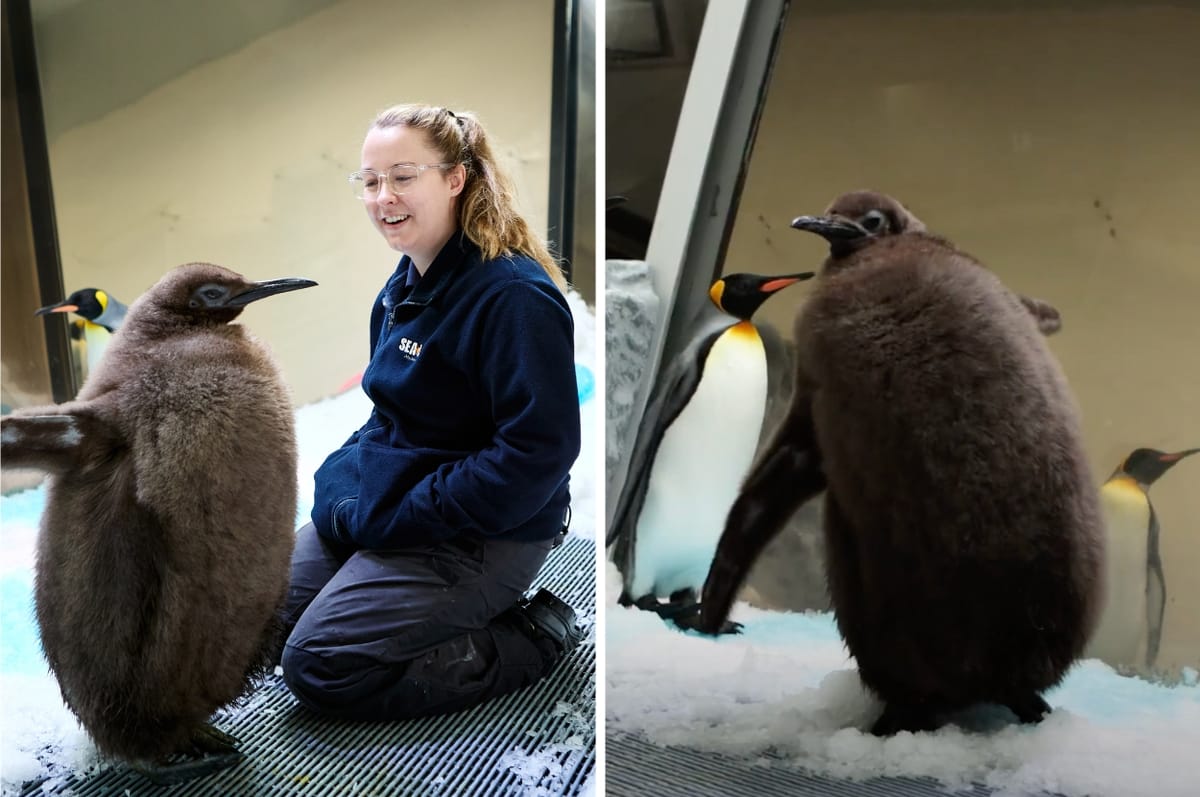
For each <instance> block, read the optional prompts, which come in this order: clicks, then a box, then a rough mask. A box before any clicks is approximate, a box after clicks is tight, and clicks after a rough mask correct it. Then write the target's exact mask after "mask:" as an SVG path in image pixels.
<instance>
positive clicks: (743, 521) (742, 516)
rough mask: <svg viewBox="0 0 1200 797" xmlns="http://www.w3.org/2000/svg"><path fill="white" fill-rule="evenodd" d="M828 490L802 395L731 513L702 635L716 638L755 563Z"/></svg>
mask: <svg viewBox="0 0 1200 797" xmlns="http://www.w3.org/2000/svg"><path fill="white" fill-rule="evenodd" d="M824 489H825V474H824V473H823V472H822V470H821V458H820V455H819V452H818V451H817V442H816V435H815V433H814V431H813V420H812V397H811V396H810V395H802V394H801V393H800V392H799V391H797V393H796V394H795V395H794V396H793V397H792V407H791V409H790V410H789V412H788V415H787V417H786V418H784V420H783V423H782V424H780V427H779V429H778V430H777V431H776V433H775V437H774V438H773V439H772V441H771V443H770V445H769V446H768V447H767V449H766V450H765V451H764V452H763V455H762V457H761V458H760V459H759V460H758V462H756V463H755V464H754V467H753V468H752V469H751V471H750V475H749V476H748V477H747V478H746V482H745V484H743V485H742V490H741V492H740V493H738V497H737V500H735V501H734V502H733V506H732V507H731V508H730V510H729V516H728V518H727V519H726V521H725V530H724V531H723V532H722V533H721V540H720V542H719V543H717V551H716V553H715V554H714V555H713V561H712V565H711V566H710V567H709V570H708V578H707V579H705V581H704V590H703V592H702V593H701V599H700V622H699V625H698V629H699V630H700V631H703V632H705V633H708V634H714V633H717V631H718V629H720V628H722V627H723V626H724V624H725V619H726V618H727V617H728V616H729V610H730V609H731V608H732V607H733V599H734V596H735V595H737V591H738V589H740V588H741V586H742V582H743V581H745V580H746V576H748V575H749V574H750V568H751V567H752V566H753V564H754V561H755V559H757V558H758V555H759V554H760V553H761V552H762V550H763V548H765V547H766V545H767V543H768V542H770V541H771V539H772V538H773V537H774V536H775V535H776V534H778V533H779V530H780V529H781V528H783V524H784V523H785V522H786V521H787V519H788V518H789V517H791V516H792V513H794V512H795V511H796V509H797V508H798V507H799V506H800V505H801V504H803V503H804V502H805V501H807V500H808V499H810V498H812V497H813V496H814V495H816V494H817V493H819V492H821V491H822V490H824Z"/></svg>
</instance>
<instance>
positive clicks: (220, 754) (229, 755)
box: [133, 723, 243, 785]
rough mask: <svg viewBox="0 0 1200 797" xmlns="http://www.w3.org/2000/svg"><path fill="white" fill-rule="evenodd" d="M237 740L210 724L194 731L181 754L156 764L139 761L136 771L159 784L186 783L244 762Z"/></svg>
mask: <svg viewBox="0 0 1200 797" xmlns="http://www.w3.org/2000/svg"><path fill="white" fill-rule="evenodd" d="M237 743H238V740H237V739H236V738H235V737H233V736H230V735H229V734H227V733H225V732H224V731H222V730H220V729H218V728H216V727H214V726H212V725H209V724H207V723H205V724H203V725H200V726H198V727H197V728H196V729H195V730H194V731H192V735H191V737H190V738H189V739H188V741H187V742H186V743H185V745H184V747H183V748H182V749H181V750H180V752H178V753H176V754H175V755H172V756H168V757H167V758H165V759H161V760H159V761H154V762H145V761H143V762H138V763H135V764H133V768H134V769H135V770H136V771H138V772H139V773H141V774H142V775H143V776H144V777H146V778H147V779H149V780H151V781H153V782H154V783H157V784H159V785H171V784H176V783H184V782H186V781H189V780H193V779H195V778H202V777H205V776H206V775H211V774H213V773H215V772H220V771H221V770H223V769H228V768H229V767H232V766H234V765H235V764H237V763H238V762H239V761H241V760H242V757H243V756H242V753H241V752H240V751H239V750H238V749H237V748H236V747H235V745H236V744H237Z"/></svg>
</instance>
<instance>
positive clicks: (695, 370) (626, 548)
mask: <svg viewBox="0 0 1200 797" xmlns="http://www.w3.org/2000/svg"><path fill="white" fill-rule="evenodd" d="M733 323H734V322H733V321H731V320H730V319H729V318H728V317H725V318H724V322H723V323H722V324H721V325H719V326H717V328H716V329H714V330H712V332H711V333H710V334H707V335H702V336H700V337H699V338H698V339H697V340H696V341H695V342H694V343H693V344H692V345H691V346H689V347H688V348H687V349H686V350H685V351H684V353H683V354H682V355H680V356H679V357H676V358H675V359H673V360H672V361H671V362H670V364H668V365H667V369H666V371H664V372H663V377H662V379H661V380H659V381H658V383H657V386H656V389H655V390H654V391H653V392H651V394H650V400H649V401H648V402H647V403H646V411H645V412H644V413H642V421H641V423H640V424H639V425H638V433H637V438H636V441H635V442H634V445H633V454H632V455H631V456H630V458H629V468H628V470H627V471H626V475H625V484H624V486H623V487H622V489H621V495H620V497H619V498H618V499H617V508H616V511H615V512H614V513H613V518H612V523H610V524H609V527H608V534H607V536H606V539H605V544H606V545H612V546H613V556H612V559H613V561H614V562H616V564H617V567H618V569H620V571H621V574H622V576H624V578H625V583H626V584H627V585H628V584H629V583H630V582H631V581H632V580H633V552H634V543H635V541H636V539H637V521H638V517H639V516H640V515H641V514H642V505H643V504H644V503H645V501H646V488H647V487H648V486H649V484H650V471H651V470H652V469H653V467H654V458H655V456H656V455H657V454H658V447H659V445H660V444H661V443H662V439H663V435H664V434H665V433H666V431H667V427H668V426H670V425H671V422H672V421H674V420H675V418H677V417H678V416H679V413H681V412H683V409H684V407H686V406H687V403H688V400H689V399H691V397H692V394H693V393H694V392H696V386H697V385H698V384H700V377H701V376H702V375H703V373H704V369H703V364H704V362H705V361H706V360H707V359H708V352H709V350H710V349H711V348H712V346H713V343H714V342H716V340H717V338H718V337H719V336H720V334H721V332H723V331H724V330H725V329H727V328H728V327H730V326H732V324H733ZM631 597H640V596H631Z"/></svg>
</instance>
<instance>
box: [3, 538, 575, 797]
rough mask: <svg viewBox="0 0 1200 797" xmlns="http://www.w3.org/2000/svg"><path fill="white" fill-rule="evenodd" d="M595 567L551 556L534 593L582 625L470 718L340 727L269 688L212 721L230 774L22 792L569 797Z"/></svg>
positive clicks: (47, 781) (77, 781) (76, 780)
mask: <svg viewBox="0 0 1200 797" xmlns="http://www.w3.org/2000/svg"><path fill="white" fill-rule="evenodd" d="M595 574H596V567H595V545H594V543H593V542H592V541H591V540H587V539H582V538H576V537H571V538H568V539H567V541H566V542H565V543H564V544H563V545H562V546H560V547H559V548H557V549H556V550H555V551H553V552H552V553H551V555H550V558H549V559H548V560H547V561H546V564H545V566H544V567H543V568H542V571H541V573H539V575H538V578H537V580H536V582H535V583H534V587H535V588H536V587H538V586H545V587H547V588H549V589H551V590H552V591H553V592H554V593H555V594H556V595H558V596H559V597H561V598H562V599H563V600H565V601H567V603H569V604H571V606H573V607H574V608H575V611H576V614H577V615H578V617H579V619H580V621H581V622H584V623H586V624H587V626H588V629H587V630H588V633H587V635H586V637H585V639H584V641H583V643H582V644H580V645H579V647H577V648H576V649H575V651H573V652H572V654H571V655H570V656H569V657H568V658H567V659H565V660H564V661H563V662H561V663H560V664H559V666H558V667H557V668H555V670H554V672H553V673H552V674H551V675H550V676H549V677H548V678H547V679H545V680H544V681H542V682H541V683H538V684H536V685H534V686H532V687H529V688H527V689H523V690H521V691H519V692H516V693H514V694H511V695H506V696H505V697H502V698H499V699H497V700H493V701H491V702H489V703H485V704H484V705H482V706H479V707H477V708H474V709H471V710H469V711H464V712H459V713H457V714H451V715H449V716H443V717H431V718H429V719H424V720H415V721H409V722H394V723H350V722H340V721H335V720H329V719H325V718H322V717H319V716H317V715H315V714H313V713H312V712H309V711H307V710H305V709H304V708H302V707H301V706H300V705H299V704H298V703H297V702H296V700H295V698H293V697H292V695H291V693H290V692H289V691H288V689H287V687H286V686H284V684H283V682H282V680H281V679H279V678H271V679H270V680H268V682H267V683H265V684H264V685H263V686H262V687H261V688H259V689H258V690H256V691H255V692H254V693H252V694H251V695H249V696H248V697H247V698H246V699H245V700H244V701H242V703H241V704H240V705H237V706H234V707H231V708H229V709H227V710H226V711H224V712H222V713H221V714H220V715H219V716H218V717H217V718H215V720H214V724H215V725H216V726H217V727H219V728H220V729H222V730H224V731H226V732H228V733H231V734H233V735H234V736H236V737H237V738H238V739H239V740H240V741H241V745H240V749H241V750H242V752H243V753H245V758H244V759H243V760H242V761H241V762H240V763H239V764H237V766H235V767H233V768H231V769H227V770H225V771H223V772H218V773H216V774H213V775H209V776H206V777H203V778H199V779H196V780H193V781H191V782H188V783H183V784H179V785H176V786H171V787H163V786H158V785H155V784H153V783H151V782H149V781H148V780H146V779H145V778H144V777H143V776H142V775H140V774H138V773H137V772H134V771H132V770H130V769H129V768H127V767H126V766H124V765H121V764H114V765H112V766H110V767H107V768H105V769H103V770H101V771H98V772H94V773H68V774H66V775H58V776H54V777H47V778H43V779H42V780H40V781H37V782H33V783H29V784H26V785H25V787H24V789H23V790H22V792H21V794H22V795H23V796H24V795H29V796H30V797H33V795H71V796H72V797H88V795H111V796H112V797H138V795H161V794H170V795H172V797H175V796H176V795H178V796H179V797H183V796H184V795H188V796H189V797H190V796H192V795H213V797H259V795H289V796H290V795H318V796H319V797H326V795H362V796H363V797H367V796H368V795H371V796H375V795H406V796H407V795H444V796H445V797H471V796H477V797H484V796H485V795H486V797H492V795H528V796H530V797H552V796H556V795H576V794H579V793H580V791H581V790H582V789H583V787H584V785H585V784H586V783H587V782H588V780H589V778H590V777H591V775H592V772H593V770H594V769H595V763H596V719H595V707H596V648H595V625H594V624H595V616H596V578H595Z"/></svg>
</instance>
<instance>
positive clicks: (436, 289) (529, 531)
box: [282, 105, 581, 719]
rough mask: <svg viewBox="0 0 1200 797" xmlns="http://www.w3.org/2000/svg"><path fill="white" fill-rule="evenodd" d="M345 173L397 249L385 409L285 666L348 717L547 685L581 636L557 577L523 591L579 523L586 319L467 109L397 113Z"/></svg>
mask: <svg viewBox="0 0 1200 797" xmlns="http://www.w3.org/2000/svg"><path fill="white" fill-rule="evenodd" d="M350 182H351V185H352V186H353V187H354V189H355V194H356V195H357V196H359V198H360V199H361V200H362V202H363V207H364V208H365V210H366V213H367V217H368V218H369V219H370V221H371V224H372V225H373V226H374V227H375V229H376V230H378V231H379V233H380V234H381V235H382V236H383V238H384V240H386V241H387V243H388V245H389V246H390V247H391V248H392V249H395V250H396V251H398V252H401V253H403V256H402V257H401V259H400V262H399V264H398V265H397V266H396V269H395V272H394V273H393V274H392V276H391V277H390V278H389V279H388V281H387V283H386V284H385V285H384V287H383V290H382V291H381V292H380V294H379V297H378V299H377V300H376V303H375V306H374V308H373V310H372V313H371V325H370V332H371V352H372V354H371V362H370V364H369V365H368V366H367V369H366V371H365V372H364V374H363V388H364V390H365V392H366V393H367V395H368V396H369V397H370V399H371V401H372V402H373V404H374V408H373V411H372V413H371V417H370V418H369V419H368V420H367V422H366V423H365V424H364V425H363V426H362V428H361V429H359V431H358V432H355V433H354V434H353V435H351V437H350V439H349V440H348V441H347V442H346V443H345V444H344V445H343V446H342V447H341V448H339V449H338V450H336V451H334V452H333V453H332V454H330V455H329V457H328V458H327V459H326V460H325V463H324V464H323V465H322V466H321V468H320V470H318V471H317V474H316V494H315V498H314V506H313V511H312V522H311V523H308V524H306V525H305V526H304V527H303V528H301V529H300V531H299V532H298V539H297V550H296V556H295V559H294V560H293V567H292V587H291V592H290V598H289V605H288V607H287V616H288V623H289V625H290V626H291V627H292V630H291V635H290V637H289V639H288V642H287V645H286V647H285V649H284V652H283V659H282V664H283V673H284V679H285V681H286V682H287V684H288V686H289V687H290V688H291V689H292V691H293V693H295V695H296V697H297V698H298V699H299V700H300V701H301V702H302V703H304V704H306V705H308V706H309V707H310V708H313V709H315V710H318V711H321V712H323V713H326V714H330V715H333V716H338V717H347V718H353V719H400V718H409V717H416V716H422V715H428V714H440V713H445V712H450V711H455V710H458V709H462V708H466V707H468V706H472V705H475V704H477V703H479V702H482V701H483V700H486V699H488V698H490V697H495V696H498V695H502V694H506V693H508V692H511V691H513V690H514V689H517V688H520V687H522V686H525V685H527V684H530V683H533V682H534V681H537V680H539V679H540V678H542V677H543V676H545V675H546V674H548V673H549V671H550V670H551V668H552V667H553V666H554V665H555V664H556V663H558V661H559V660H560V659H561V658H562V657H563V656H564V655H565V654H567V653H569V652H570V651H571V650H572V649H573V648H574V647H575V645H576V644H577V643H578V641H579V638H580V635H581V632H580V630H579V629H578V628H577V626H576V625H575V612H574V610H573V609H572V608H571V607H570V606H568V605H566V604H565V603H563V602H562V601H561V600H559V599H558V598H557V597H555V596H554V595H553V594H552V593H551V592H549V591H548V590H546V589H542V590H540V591H539V592H538V593H537V594H536V595H534V596H533V598H532V599H528V600H526V599H524V598H522V593H523V592H524V591H525V590H527V589H528V588H529V586H530V584H531V583H532V581H533V579H534V577H535V576H536V574H537V572H538V570H539V568H541V566H542V564H543V562H545V560H546V557H547V555H548V554H549V552H550V550H551V548H553V547H555V546H556V545H557V544H558V543H559V542H561V540H562V538H563V536H564V535H565V533H566V522H567V518H568V517H569V504H570V493H569V491H568V481H569V479H568V472H569V470H570V468H571V465H572V463H573V462H574V461H575V458H576V457H577V456H578V454H579V446H580V420H579V412H578V403H577V394H576V383H575V369H574V352H573V329H572V321H571V312H570V309H569V307H568V306H567V302H566V297H565V296H564V294H563V291H562V287H563V286H564V280H563V276H562V272H561V270H560V269H559V267H558V265H557V264H556V263H555V262H554V260H553V258H551V256H550V254H549V252H548V251H547V249H546V246H545V244H543V243H542V242H541V241H540V240H539V239H538V238H537V237H536V236H535V235H533V233H532V232H531V230H530V227H529V225H528V223H527V222H526V221H525V220H524V219H523V218H522V217H521V216H520V214H519V213H518V212H517V211H516V209H515V207H514V197H513V192H512V190H511V188H510V185H511V183H510V181H509V179H508V177H507V176H506V175H505V174H504V173H503V172H502V171H501V170H500V168H499V166H498V165H497V163H496V162H495V159H494V158H493V156H492V153H491V148H490V146H489V145H488V143H487V138H486V135H485V133H484V130H483V126H482V125H481V124H480V123H479V121H478V120H477V119H476V118H475V117H474V116H473V115H471V114H466V113H462V114H456V113H454V112H452V111H449V110H447V109H445V108H438V107H433V106H426V105H403V106H397V107H394V108H391V109H388V110H387V111H384V112H383V113H381V114H380V115H379V116H378V117H377V118H376V119H375V121H374V122H373V123H372V125H371V127H370V129H369V130H368V132H367V135H366V139H365V141H364V143H363V148H362V168H361V169H360V170H358V171H356V172H354V173H353V174H351V175H350ZM492 340H503V341H506V345H504V346H502V347H489V346H488V342H489V341H492Z"/></svg>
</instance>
